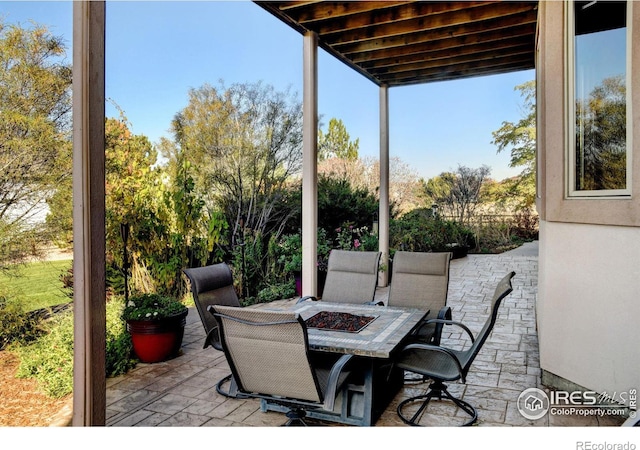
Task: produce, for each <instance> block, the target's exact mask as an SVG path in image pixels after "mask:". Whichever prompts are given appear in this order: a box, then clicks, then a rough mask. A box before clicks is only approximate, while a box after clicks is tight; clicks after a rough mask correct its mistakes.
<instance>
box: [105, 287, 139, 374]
mask: <svg viewBox="0 0 640 450" xmlns="http://www.w3.org/2000/svg"><path fill="white" fill-rule="evenodd" d="M123 309H124V302H123V301H122V300H121V299H120V298H113V299H111V300H110V301H109V302H107V347H106V361H105V362H106V373H107V376H108V377H115V376H117V375H122V374H123V373H127V372H128V371H129V370H131V369H132V368H134V367H135V365H136V363H137V360H136V359H134V358H132V357H131V355H132V350H133V344H132V343H131V335H130V334H129V333H128V332H127V328H126V325H125V322H124V321H123V320H122V319H121V318H120V317H121V316H122V311H123Z"/></svg>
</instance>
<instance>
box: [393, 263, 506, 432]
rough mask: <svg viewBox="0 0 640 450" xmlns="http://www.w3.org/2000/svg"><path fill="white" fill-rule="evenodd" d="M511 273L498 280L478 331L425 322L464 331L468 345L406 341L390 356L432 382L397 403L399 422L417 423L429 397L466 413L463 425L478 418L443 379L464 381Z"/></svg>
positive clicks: (472, 408) (449, 322) (484, 338)
mask: <svg viewBox="0 0 640 450" xmlns="http://www.w3.org/2000/svg"><path fill="white" fill-rule="evenodd" d="M514 275H515V272H510V273H509V274H507V275H506V276H505V277H504V278H502V280H500V282H499V283H498V285H497V287H496V289H495V293H494V295H493V299H492V300H491V311H490V314H489V317H488V318H487V321H486V323H485V324H484V326H483V327H482V330H481V331H480V333H478V335H477V336H476V337H475V338H474V336H473V333H472V332H471V331H470V330H469V328H468V327H466V326H465V325H464V324H462V323H460V322H454V321H451V320H443V319H431V320H430V321H429V322H433V323H442V324H446V325H455V326H458V327H460V328H461V329H462V330H464V331H465V332H466V333H467V335H468V336H469V338H470V340H471V345H470V347H469V348H468V349H466V350H453V349H450V348H446V347H443V346H440V345H433V344H422V343H410V344H408V345H406V346H405V347H403V348H402V349H401V350H400V351H399V352H398V354H397V356H396V357H395V358H394V364H395V365H396V366H397V367H399V368H401V369H404V370H406V371H410V372H414V373H417V374H420V375H423V376H425V377H428V378H430V379H431V380H433V381H432V383H431V384H430V385H429V389H428V391H427V393H426V394H423V395H417V396H415V397H411V398H408V399H406V400H404V401H402V402H401V403H400V404H399V405H398V409H397V412H398V416H400V418H401V419H402V421H403V422H405V423H407V424H409V425H413V426H420V425H419V423H418V421H419V420H420V418H421V417H422V415H423V413H424V412H425V411H426V409H427V406H428V405H429V402H430V401H431V400H432V399H437V400H443V399H445V400H451V401H452V402H453V403H454V404H455V405H456V406H457V407H458V408H460V409H461V410H462V411H464V412H465V413H466V414H468V415H469V416H470V417H471V419H470V420H469V421H467V422H465V423H464V424H463V425H464V426H468V425H472V424H473V423H475V421H476V420H477V418H478V413H477V411H476V409H475V408H474V407H473V406H471V404H469V403H468V402H466V401H464V400H462V399H459V398H456V397H454V396H453V395H451V393H450V392H449V391H448V390H447V386H446V385H445V384H444V382H445V381H456V380H460V381H462V382H463V383H465V382H466V376H467V373H468V372H469V369H470V368H471V364H472V363H473V361H474V360H475V358H476V356H477V355H478V352H479V351H480V349H481V348H482V346H483V345H484V343H485V341H486V340H487V337H488V336H489V334H490V333H491V330H492V329H493V326H494V324H495V322H496V318H497V316H498V308H499V307H500V304H501V303H502V300H503V299H504V298H505V297H506V296H507V295H509V294H510V293H511V291H512V290H513V288H512V286H511V279H512V278H513V276H514ZM413 404H419V407H418V408H417V410H416V411H415V413H413V415H412V416H411V417H407V415H408V410H409V409H410V408H408V407H409V406H410V405H413Z"/></svg>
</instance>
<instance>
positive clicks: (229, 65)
mask: <svg viewBox="0 0 640 450" xmlns="http://www.w3.org/2000/svg"><path fill="white" fill-rule="evenodd" d="M0 15H1V16H2V17H3V18H4V20H5V23H16V22H17V23H20V24H22V25H23V26H26V25H28V23H29V22H28V21H29V19H33V20H34V21H36V22H37V23H40V24H43V25H47V26H48V27H49V28H50V30H51V32H52V33H53V34H55V35H61V36H63V37H64V39H65V41H66V43H67V46H68V49H69V51H68V57H67V59H68V61H69V62H71V55H72V53H71V43H72V4H71V2H56V1H45V2H31V1H19V2H0ZM106 34H107V36H106V52H107V54H106V64H107V69H106V90H107V93H106V94H107V97H108V98H110V99H113V101H114V102H115V103H117V104H118V105H119V106H120V107H121V108H122V109H123V110H124V113H125V115H126V116H127V118H128V119H129V121H130V122H131V124H132V128H133V132H134V133H136V134H144V135H146V136H148V137H149V138H150V139H151V141H152V142H157V141H158V139H159V138H160V137H161V136H166V137H170V134H169V132H168V129H169V126H170V122H171V119H172V118H173V116H174V115H175V114H176V113H177V112H178V111H180V110H181V109H182V108H184V107H185V106H186V105H187V99H188V90H189V89H190V88H198V87H200V86H202V85H203V84H204V83H209V84H212V85H218V83H219V81H220V80H223V81H224V84H225V85H227V86H228V85H231V84H233V83H236V82H238V83H244V82H249V83H253V82H258V81H262V82H263V83H265V84H271V85H273V86H274V87H275V88H276V89H278V90H285V89H287V88H291V90H292V91H293V92H297V93H298V97H299V98H300V99H301V98H302V36H301V35H300V34H299V33H297V32H296V31H294V30H293V29H291V28H290V27H288V26H287V25H285V24H284V23H282V22H280V21H279V20H278V19H276V18H275V17H273V16H272V15H271V14H269V13H267V12H266V11H264V10H262V9H261V8H260V7H258V6H257V5H255V4H253V3H252V2H249V1H228V2H221V1H213V2H208V1H195V2H184V1H177V2H169V1H140V2H130V1H115V2H112V1H109V2H107V32H106ZM318 53H319V61H318V71H319V88H318V94H319V105H318V111H319V114H320V115H321V116H322V122H323V123H324V124H325V126H326V124H327V123H328V122H329V119H330V118H332V117H336V118H338V119H341V120H342V121H343V122H344V124H345V126H346V128H347V131H348V132H349V134H350V135H351V137H352V139H355V138H359V139H360V155H361V156H374V157H377V156H378V148H379V131H378V130H379V127H378V121H379V118H378V117H379V116H378V114H379V105H378V87H377V86H376V85H374V84H373V83H372V82H370V81H368V80H367V79H365V78H364V77H362V76H361V75H359V74H357V73H356V72H355V71H353V70H351V69H350V68H348V67H347V66H345V65H344V64H342V63H341V62H339V61H337V60H336V59H335V58H333V57H331V56H329V55H328V54H326V53H325V52H324V51H323V50H319V52H318ZM533 78H534V72H533V71H532V70H530V71H524V72H515V73H512V74H507V75H496V76H489V77H478V78H471V79H467V80H460V81H448V82H438V83H430V84H425V85H419V86H409V87H396V88H391V89H390V90H389V105H390V152H391V156H397V157H399V158H400V159H401V160H402V161H403V162H405V163H407V164H408V165H409V166H410V167H411V169H412V170H414V171H415V172H416V174H417V175H418V176H420V177H424V178H430V177H432V176H435V175H438V174H439V173H441V172H443V171H448V170H455V168H456V167H457V166H458V165H459V164H460V165H464V166H467V167H474V168H475V167H479V166H481V165H483V164H486V165H488V166H490V167H491V169H492V172H491V175H492V177H494V178H496V179H503V178H506V177H508V176H512V175H515V174H517V173H519V172H520V170H519V169H511V168H509V167H508V163H509V157H510V155H509V154H508V152H507V153H502V154H497V153H496V150H497V147H496V146H495V145H493V144H491V140H492V135H491V132H492V131H495V130H497V129H498V128H500V126H501V124H502V122H503V121H512V122H515V121H517V120H519V119H520V117H522V114H523V112H522V109H521V103H522V102H521V98H520V96H519V94H518V92H517V91H515V90H514V87H515V86H516V85H518V84H521V83H524V82H526V81H529V80H532V79H533ZM107 115H108V116H110V117H116V116H117V112H116V110H115V109H114V108H113V107H112V106H108V107H107Z"/></svg>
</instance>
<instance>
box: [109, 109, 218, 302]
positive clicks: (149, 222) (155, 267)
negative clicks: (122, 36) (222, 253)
mask: <svg viewBox="0 0 640 450" xmlns="http://www.w3.org/2000/svg"><path fill="white" fill-rule="evenodd" d="M105 154H106V213H107V215H106V231H107V260H108V263H109V265H110V268H111V269H112V271H111V273H112V274H115V273H117V272H118V271H120V270H121V269H122V268H123V266H124V262H125V261H124V260H123V238H122V235H121V227H122V226H123V225H124V226H128V228H129V230H130V232H129V240H128V246H127V247H128V253H129V255H130V256H131V260H130V261H128V262H130V263H131V268H132V271H131V274H132V278H131V283H130V286H131V288H132V290H133V291H137V292H151V291H154V292H158V293H160V294H163V295H171V296H175V297H181V296H182V295H184V294H185V293H186V285H185V283H183V282H182V281H183V277H182V274H181V270H182V269H183V268H185V267H193V266H200V265H203V264H205V263H206V262H207V261H208V258H209V256H210V254H211V252H212V251H213V246H214V245H215V244H216V243H217V242H218V241H219V238H220V236H221V235H222V232H223V229H224V226H223V225H221V224H220V221H219V220H218V217H217V216H216V215H215V213H211V212H210V211H207V210H205V202H204V200H203V198H202V197H201V196H200V195H199V194H197V193H196V192H195V182H194V179H193V176H192V174H193V173H194V172H195V171H194V169H193V168H192V167H191V165H190V164H189V162H188V161H186V160H185V159H184V158H183V157H182V155H178V157H177V159H176V161H175V164H173V165H172V166H171V167H169V168H165V167H164V166H161V165H158V154H157V151H156V149H155V148H154V147H153V146H152V145H151V143H150V142H149V139H148V138H147V137H146V136H144V135H134V134H132V133H131V132H130V130H129V124H128V122H127V120H126V118H125V117H124V115H123V114H122V112H121V117H120V119H119V120H118V119H113V118H109V119H107V121H106V124H105ZM119 279H120V278H119V277H118V276H115V275H114V276H112V277H110V280H109V281H110V282H112V283H113V282H114V280H115V281H116V282H115V283H113V284H118V280H119ZM113 287H114V286H112V288H113ZM118 287H119V285H118ZM122 287H124V286H122Z"/></svg>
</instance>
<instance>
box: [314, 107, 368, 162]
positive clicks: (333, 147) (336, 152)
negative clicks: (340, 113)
mask: <svg viewBox="0 0 640 450" xmlns="http://www.w3.org/2000/svg"><path fill="white" fill-rule="evenodd" d="M359 148H360V139H359V138H358V139H356V140H355V141H352V140H351V136H350V135H349V133H348V132H347V127H345V125H344V123H343V122H342V120H340V119H336V118H332V119H331V120H329V128H328V129H327V132H326V133H325V132H323V131H322V129H320V130H318V159H319V160H320V161H323V160H325V159H329V158H341V159H348V160H354V159H358V149H359Z"/></svg>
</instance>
